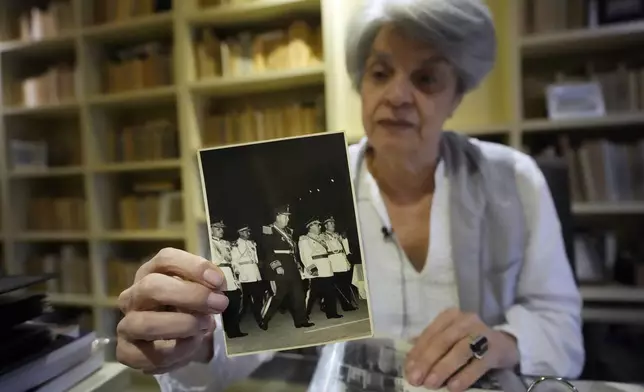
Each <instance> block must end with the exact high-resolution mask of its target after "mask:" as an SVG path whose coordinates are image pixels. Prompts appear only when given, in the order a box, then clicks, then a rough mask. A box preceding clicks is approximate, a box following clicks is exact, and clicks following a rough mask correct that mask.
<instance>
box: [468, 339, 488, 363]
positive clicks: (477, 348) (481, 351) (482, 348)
mask: <svg viewBox="0 0 644 392" xmlns="http://www.w3.org/2000/svg"><path fill="white" fill-rule="evenodd" d="M487 349H488V340H487V338H486V337H485V336H483V335H478V336H474V337H473V338H472V339H471V340H470V350H471V351H472V355H473V356H474V358H476V359H481V358H483V356H484V355H485V353H486V352H487Z"/></svg>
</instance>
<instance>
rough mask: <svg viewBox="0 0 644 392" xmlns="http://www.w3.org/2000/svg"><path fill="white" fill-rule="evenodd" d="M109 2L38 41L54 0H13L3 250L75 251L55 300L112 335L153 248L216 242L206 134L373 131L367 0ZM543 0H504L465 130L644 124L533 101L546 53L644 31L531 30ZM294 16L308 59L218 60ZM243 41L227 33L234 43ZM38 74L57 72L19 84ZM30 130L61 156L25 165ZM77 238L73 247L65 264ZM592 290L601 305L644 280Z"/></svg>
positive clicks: (517, 133) (0, 68)
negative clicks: (162, 219)
mask: <svg viewBox="0 0 644 392" xmlns="http://www.w3.org/2000/svg"><path fill="white" fill-rule="evenodd" d="M105 1H106V0H71V1H67V2H65V1H62V0H59V1H58V2H57V3H63V4H64V3H67V4H68V5H67V6H66V7H68V8H66V9H67V10H68V11H69V12H67V13H65V12H60V11H59V12H60V13H61V14H65V15H67V14H68V15H71V16H73V18H72V19H73V20H71V21H70V20H67V19H68V18H67V17H66V18H67V19H65V20H64V23H62V22H61V23H59V27H60V28H59V29H58V30H57V31H56V32H51V31H49V30H51V28H41V29H36V30H38V31H36V33H34V32H33V31H31V33H34V34H36V36H38V37H39V38H38V39H20V34H21V32H22V34H23V36H24V35H26V34H27V33H30V31H29V30H34V29H35V28H34V27H33V26H34V25H38V24H37V23H32V27H31V28H28V25H27V24H26V23H24V21H23V22H21V20H22V19H20V18H19V15H23V19H24V15H26V14H25V11H26V10H27V9H28V8H30V7H31V6H34V5H36V4H38V3H43V1H40V0H39V1H36V0H30V1H22V0H21V1H17V0H15V1H14V0H6V1H3V2H0V21H1V22H2V23H0V26H2V28H1V29H0V38H2V39H1V40H0V85H1V87H2V95H1V99H2V105H1V109H0V110H1V111H0V114H1V121H0V153H1V154H2V155H3V156H5V157H7V158H6V159H2V160H0V203H1V206H2V208H1V209H0V212H1V214H0V215H1V221H0V250H1V253H0V255H1V256H2V258H1V261H2V262H3V265H4V270H3V271H4V272H10V273H16V272H21V271H25V270H27V269H28V268H32V267H33V266H32V264H33V261H34V260H36V262H37V264H40V265H43V264H45V262H44V261H43V260H42V259H43V257H44V255H48V254H56V255H58V257H57V258H54V259H52V260H49V265H50V266H51V268H53V267H54V266H56V265H58V266H59V267H60V266H65V268H66V269H67V270H74V272H75V273H78V274H84V275H74V276H83V277H84V278H82V279H81V278H79V279H80V280H81V281H82V283H83V284H82V285H78V287H76V286H74V285H71V286H69V287H68V289H66V290H64V291H61V289H60V288H59V289H58V290H56V291H54V289H55V288H53V287H50V288H48V289H50V291H52V295H51V301H52V302H53V303H56V304H60V305H68V306H77V307H84V308H87V309H88V310H89V311H91V314H92V319H93V322H94V325H95V328H96V330H97V331H98V333H99V334H102V335H104V336H111V335H113V331H114V327H115V325H116V322H117V321H118V319H119V315H118V309H117V303H116V302H117V301H116V294H117V293H118V292H120V288H121V287H124V286H127V284H128V281H127V278H126V277H127V276H128V275H130V276H131V275H132V271H134V270H136V267H137V266H138V263H139V262H140V261H142V260H144V259H145V258H146V257H148V256H149V255H151V254H153V253H155V251H157V250H158V249H160V248H162V247H164V246H176V247H181V248H184V249H187V250H189V251H191V252H194V253H198V254H202V255H204V256H207V253H208V251H207V249H208V246H207V238H206V233H207V230H206V227H205V213H204V210H205V209H204V206H203V201H202V200H201V198H202V196H201V187H200V179H199V172H198V168H197V156H196V150H197V149H198V148H200V147H202V146H205V145H213V144H216V143H226V142H231V141H242V140H250V139H253V138H258V137H263V138H271V137H279V136H287V135H285V134H281V133H280V130H283V129H287V128H288V126H285V125H284V124H285V122H284V121H285V120H284V119H285V118H290V119H291V120H289V121H293V122H289V123H287V124H296V125H293V128H298V129H305V130H306V132H319V131H323V130H325V129H328V130H345V131H346V132H347V135H348V138H349V140H350V141H352V142H353V141H357V140H358V139H359V138H360V137H361V136H362V131H361V121H360V102H359V99H358V97H357V96H356V95H355V94H354V93H352V92H351V90H350V82H349V79H348V77H347V75H346V73H345V71H344V54H343V40H344V32H345V22H346V20H347V17H348V15H349V13H350V12H351V10H352V7H354V6H355V5H357V4H358V3H359V1H360V0H352V1H350V2H347V1H346V0H247V1H241V0H230V1H228V2H226V3H227V4H224V5H216V4H215V2H214V1H210V2H207V1H198V0H181V1H174V2H172V7H171V8H170V9H166V8H163V9H160V10H158V12H153V11H155V10H153V9H150V8H149V9H145V8H144V7H143V8H140V7H139V8H133V9H130V10H128V9H127V8H124V7H123V6H122V5H121V3H122V4H127V1H123V0H119V2H117V3H118V4H119V5H118V6H116V7H112V8H110V9H108V8H106V6H105V4H106V3H105ZM527 1H528V0H523V1H518V2H517V1H509V0H494V1H490V2H489V4H490V7H491V9H492V12H493V15H494V18H495V23H496V25H497V30H498V36H499V40H500V41H499V60H498V63H497V65H496V67H495V68H494V70H493V71H492V73H491V74H490V76H489V77H488V78H487V79H486V80H485V81H484V82H483V84H482V85H481V87H480V88H479V89H477V90H476V91H474V92H473V93H471V95H469V96H468V97H467V98H466V100H465V101H464V102H463V105H462V106H461V108H459V110H458V111H457V113H455V115H454V117H453V118H452V119H450V121H449V123H448V124H447V127H448V128H451V129H455V130H458V131H461V132H464V133H468V134H471V135H473V136H476V137H479V138H483V139H489V140H494V141H499V142H502V143H506V144H509V145H512V146H514V147H517V148H525V149H527V150H531V149H534V148H535V147H534V146H535V145H536V146H543V145H547V144H548V143H551V144H553V143H556V140H557V138H558V137H559V135H570V137H574V138H579V139H580V140H581V139H583V138H584V137H585V135H591V136H595V135H613V134H617V133H620V134H621V133H624V134H637V132H638V131H637V130H638V129H639V132H640V135H641V130H642V127H644V111H642V110H639V109H638V110H633V111H628V112H613V113H610V114H609V115H607V116H605V117H603V118H598V119H584V120H570V121H557V122H554V121H549V120H547V119H545V118H543V117H539V116H532V115H530V112H529V111H527V110H526V108H525V105H524V104H523V103H524V101H525V99H524V95H525V90H526V89H527V85H526V83H524V78H525V76H526V75H529V74H530V72H531V69H532V68H531V66H530V63H531V62H534V61H539V59H543V58H544V56H549V57H548V58H559V56H563V57H566V56H567V58H569V57H570V56H571V53H572V54H573V55H579V56H581V54H588V53H591V54H592V53H596V52H602V51H603V50H607V49H611V48H613V49H614V48H615V47H616V46H620V47H628V45H633V44H635V43H638V42H639V43H641V42H643V41H644V27H643V25H642V23H643V22H632V23H627V24H619V25H613V26H608V27H597V28H593V29H588V28H582V27H576V28H574V29H567V30H563V29H559V30H558V31H549V32H546V33H531V34H524V33H523V32H522V31H523V29H524V27H525V26H523V24H522V23H521V21H523V20H524V19H525V18H523V17H522V15H523V14H524V12H525V9H526V7H527V4H528V3H527ZM152 3H154V2H151V3H146V2H139V4H148V5H149V4H152ZM156 3H157V4H161V5H163V3H164V2H163V1H161V2H156ZM110 4H114V3H110ZM61 7H63V6H61ZM128 11H132V12H128ZM31 16H32V18H40V20H42V19H43V17H42V15H40V16H39V15H38V14H34V13H33V12H32V13H31ZM519 16H521V17H519ZM42 23H44V24H45V25H47V23H45V22H41V24H42ZM289 29H290V30H289ZM278 30H279V31H281V32H282V34H285V35H286V36H288V34H289V31H290V32H291V34H292V35H293V36H295V37H296V38H297V39H296V41H297V40H298V39H299V41H298V42H300V48H301V47H302V42H305V43H306V45H304V47H305V48H304V49H303V50H304V52H294V53H295V54H292V57H289V56H286V57H287V58H289V59H291V60H292V61H291V60H289V61H286V62H284V54H282V55H281V57H280V56H277V57H276V58H277V59H275V58H272V57H271V56H270V55H266V56H263V57H262V58H263V59H264V60H262V61H263V62H262V61H260V64H256V63H254V62H253V65H252V66H248V65H246V66H242V67H241V68H239V67H237V68H235V67H233V66H231V65H230V64H228V65H226V66H224V65H223V64H214V63H212V60H211V59H212V56H217V57H219V56H222V54H221V48H222V45H221V40H222V37H226V39H227V38H233V37H235V38H238V39H240V40H244V39H249V37H248V36H244V33H248V32H250V33H251V34H250V39H255V38H256V37H258V36H262V37H263V40H260V42H262V44H261V46H260V48H263V49H257V50H260V52H261V51H265V52H270V53H275V50H274V49H270V48H271V46H272V45H274V42H272V41H271V40H274V39H276V38H275V37H276V31H278ZM206 31H209V32H210V34H205V33H204V32H206ZM278 35H279V34H278ZM569 44H572V45H573V49H574V50H572V49H569V47H568V46H566V45H569ZM237 49H238V48H237V47H235V46H234V45H232V44H231V46H227V49H226V50H227V51H228V52H227V53H228V54H227V55H226V56H228V57H230V56H231V55H230V54H229V53H230V51H231V50H233V51H234V50H237ZM262 53H264V52H262ZM302 53H304V54H302ZM602 53H603V52H602ZM209 61H210V62H209ZM554 63H557V61H554ZM249 69H251V70H252V72H251V71H249ZM70 70H71V71H73V72H70ZM45 71H49V72H45ZM52 75H53V76H52ZM34 77H39V78H43V79H44V80H45V81H43V80H40V79H34V81H33V82H31V83H30V87H25V85H24V84H21V83H16V82H18V81H22V80H24V79H25V78H34ZM39 83H40V84H39ZM42 83H50V84H51V83H54V84H56V88H55V89H51V88H50V89H49V90H48V91H55V92H56V93H57V94H56V95H55V96H51V94H48V95H46V97H45V98H46V99H45V98H43V96H42V94H39V92H38V91H39V89H38V85H42ZM24 98H26V99H27V100H25V99H24ZM289 113H290V114H291V115H293V113H296V114H297V115H296V116H295V117H293V118H296V119H295V120H293V118H291V117H288V116H289ZM257 116H260V117H261V118H262V119H263V120H262V124H263V125H262V127H261V134H260V133H259V131H258V130H256V131H255V133H253V134H247V133H246V132H247V129H246V128H245V127H244V124H247V121H248V119H249V117H253V118H255V119H256V121H257ZM275 118H281V119H282V122H279V120H275ZM271 119H272V120H271ZM276 121H277V122H276ZM240 124H241V125H240ZM226 129H232V130H236V131H235V132H230V133H226V132H225V130H226ZM622 131H623V132H622ZM137 136H138V138H137ZM14 140H22V141H25V140H26V141H29V142H34V141H41V142H43V141H44V142H45V144H46V145H47V147H48V150H47V152H48V156H47V159H48V162H47V163H48V165H47V167H46V168H44V169H43V168H40V167H37V168H31V169H29V168H27V169H26V168H21V169H20V170H16V169H14V167H13V164H12V153H11V152H12V148H13V147H12V142H13V141H14ZM160 193H164V194H165V193H173V194H175V195H178V196H179V203H180V204H179V206H180V207H179V210H180V215H182V223H181V224H180V225H176V224H174V225H170V224H159V222H158V221H159V219H158V211H159V207H158V206H159V205H160V204H161V203H162V202H161V200H160V198H159V197H156V196H155V195H158V194H160ZM573 210H574V213H575V214H576V216H579V217H580V220H582V221H584V222H586V221H587V220H588V221H590V222H591V223H593V222H595V221H599V222H602V223H603V224H609V223H610V222H620V219H621V220H624V219H626V220H629V221H634V222H635V223H633V224H634V225H636V224H638V222H639V224H641V222H642V220H641V219H642V218H644V200H643V201H637V200H630V201H628V202H625V201H620V202H611V203H608V202H603V201H601V200H593V201H581V200H580V201H576V202H575V204H574V206H573ZM124 211H125V212H124ZM127 211H129V213H128V212H127ZM132 211H137V213H135V214H132ZM131 215H137V216H138V219H129V218H128V216H130V218H131ZM60 216H64V217H68V218H69V219H61V218H60ZM606 222H608V223H606ZM65 245H72V246H71V247H67V246H65ZM61 249H63V250H64V253H65V255H66V256H68V257H67V258H66V259H65V260H64V262H63V261H61V258H62V256H61V255H60V253H61ZM41 268H43V267H41ZM119 271H120V272H119ZM611 287H612V288H614V286H611ZM584 290H585V291H583V293H584V296H591V297H592V300H593V301H595V302H596V301H599V300H601V298H607V299H606V301H608V300H609V299H611V298H613V297H611V296H614V295H620V296H621V297H622V298H626V299H628V298H631V296H634V297H636V298H641V296H642V293H644V289H641V288H639V289H638V288H628V289H623V290H622V288H618V290H617V291H615V290H613V291H611V293H612V294H607V293H608V291H607V289H605V287H603V286H602V287H595V286H592V287H590V288H589V289H586V288H584ZM588 290H590V291H588ZM593 290H594V291H593ZM588 292H590V293H592V294H587V293H588ZM613 292H617V293H619V294H614V293H613ZM589 298H590V297H589ZM640 302H641V301H640ZM620 311H622V312H623V310H620ZM593 317H599V316H597V313H593ZM631 319H637V318H631Z"/></svg>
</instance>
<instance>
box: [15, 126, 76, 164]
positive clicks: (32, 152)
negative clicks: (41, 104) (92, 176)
mask: <svg viewBox="0 0 644 392" xmlns="http://www.w3.org/2000/svg"><path fill="white" fill-rule="evenodd" d="M32 130H35V129H25V130H24V131H32ZM21 131H23V130H21ZM47 131H51V128H48V129H47ZM16 133H17V132H16ZM41 135H43V136H45V137H44V138H42V139H41V138H33V139H32V140H27V138H20V139H14V138H11V139H9V141H8V143H7V144H8V146H9V148H8V150H9V151H8V155H9V167H10V168H11V170H15V171H16V172H20V171H21V170H22V169H26V170H28V171H33V170H36V169H38V170H47V169H49V168H52V167H65V166H67V167H69V166H79V165H81V164H82V161H83V156H82V155H83V154H82V151H81V147H80V142H79V140H78V139H79V137H78V133H77V132H69V133H67V132H62V133H54V132H50V133H44V134H43V133H41Z"/></svg>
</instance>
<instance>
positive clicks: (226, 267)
mask: <svg viewBox="0 0 644 392" xmlns="http://www.w3.org/2000/svg"><path fill="white" fill-rule="evenodd" d="M210 245H211V246H210V253H211V254H212V262H213V263H215V265H217V267H219V269H221V271H222V272H223V273H224V277H225V278H226V290H224V291H235V290H237V289H239V285H238V284H237V278H236V277H235V273H234V271H233V265H232V255H231V250H232V247H231V245H230V242H228V241H226V240H224V239H220V238H211V240H210Z"/></svg>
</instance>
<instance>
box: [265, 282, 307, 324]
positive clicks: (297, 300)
mask: <svg viewBox="0 0 644 392" xmlns="http://www.w3.org/2000/svg"><path fill="white" fill-rule="evenodd" d="M273 291H274V293H275V294H274V295H273V296H272V297H270V298H269V299H268V301H266V303H265V304H264V309H263V316H264V317H263V319H264V322H265V323H268V322H269V321H270V320H271V319H272V318H273V316H274V315H275V313H276V312H277V311H278V310H279V308H280V305H282V303H283V302H284V300H285V299H286V298H287V297H289V298H290V306H289V310H290V311H291V316H292V317H293V324H295V326H296V327H297V326H300V325H304V324H305V323H306V322H307V319H306V304H305V303H304V292H303V291H302V280H301V279H299V277H297V279H296V278H295V277H292V278H291V277H288V278H287V277H279V278H278V279H277V280H275V281H274V285H273Z"/></svg>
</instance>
